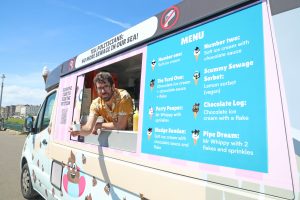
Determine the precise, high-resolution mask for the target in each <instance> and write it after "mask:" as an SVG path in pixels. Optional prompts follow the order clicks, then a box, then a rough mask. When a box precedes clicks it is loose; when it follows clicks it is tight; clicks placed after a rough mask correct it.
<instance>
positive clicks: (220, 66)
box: [142, 5, 268, 172]
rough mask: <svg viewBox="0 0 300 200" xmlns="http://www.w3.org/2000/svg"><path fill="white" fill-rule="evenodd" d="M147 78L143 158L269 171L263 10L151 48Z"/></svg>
mask: <svg viewBox="0 0 300 200" xmlns="http://www.w3.org/2000/svg"><path fill="white" fill-rule="evenodd" d="M248 19H251V21H249V20H248ZM145 81H146V82H145V88H144V89H145V98H144V99H145V101H144V113H143V128H142V134H143V135H142V152H143V153H147V154H153V155H158V156H164V157H170V158H176V159H181V160H189V161H194V162H200V163H208V164H214V165H220V166H227V167H233V168H239V169H246V170H253V171H259V172H268V165H267V163H268V157H267V125H266V91H265V62H264V41H263V24H262V5H256V6H253V7H251V8H248V9H246V10H242V11H240V12H237V13H234V14H231V15H229V16H226V17H223V18H220V19H218V20H215V21H212V22H210V23H207V24H204V25H201V26H198V27H196V28H193V29H190V30H188V31H185V32H182V33H180V34H177V35H175V36H172V37H170V38H167V39H165V40H162V41H159V42H157V43H154V44H152V45H150V46H149V47H148V50H147V64H146V79H145Z"/></svg>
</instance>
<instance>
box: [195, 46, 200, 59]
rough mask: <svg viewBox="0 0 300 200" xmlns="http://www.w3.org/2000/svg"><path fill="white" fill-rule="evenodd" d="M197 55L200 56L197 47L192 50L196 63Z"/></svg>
mask: <svg viewBox="0 0 300 200" xmlns="http://www.w3.org/2000/svg"><path fill="white" fill-rule="evenodd" d="M199 55H200V49H199V47H196V48H195V49H194V56H195V59H196V61H198V57H199Z"/></svg>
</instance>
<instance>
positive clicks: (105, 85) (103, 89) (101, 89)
mask: <svg viewBox="0 0 300 200" xmlns="http://www.w3.org/2000/svg"><path fill="white" fill-rule="evenodd" d="M96 89H97V92H98V95H99V97H100V98H102V99H103V100H104V101H109V100H110V98H111V97H112V95H113V89H114V86H111V85H110V84H109V82H108V81H106V82H101V83H96Z"/></svg>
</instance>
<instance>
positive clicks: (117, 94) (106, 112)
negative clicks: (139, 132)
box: [90, 89, 133, 130]
mask: <svg viewBox="0 0 300 200" xmlns="http://www.w3.org/2000/svg"><path fill="white" fill-rule="evenodd" d="M110 101H112V102H113V103H112V107H111V109H110V108H109V107H108V106H107V105H106V103H105V101H104V100H103V99H101V98H100V97H98V98H96V99H94V100H93V101H92V104H91V106H90V115H94V116H102V117H103V118H104V120H105V122H117V121H118V116H124V115H127V116H128V121H127V129H128V130H132V115H133V103H132V99H131V97H130V94H129V93H128V92H127V91H126V90H123V89H115V91H114V93H113V96H112V99H111V100H110Z"/></svg>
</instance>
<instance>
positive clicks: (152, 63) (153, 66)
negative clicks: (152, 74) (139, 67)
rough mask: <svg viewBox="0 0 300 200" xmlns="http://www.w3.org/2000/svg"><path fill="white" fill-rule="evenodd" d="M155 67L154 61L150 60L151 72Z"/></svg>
mask: <svg viewBox="0 0 300 200" xmlns="http://www.w3.org/2000/svg"><path fill="white" fill-rule="evenodd" d="M155 65H156V61H155V60H152V62H151V67H152V71H153V70H154V68H155Z"/></svg>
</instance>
